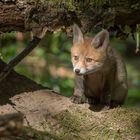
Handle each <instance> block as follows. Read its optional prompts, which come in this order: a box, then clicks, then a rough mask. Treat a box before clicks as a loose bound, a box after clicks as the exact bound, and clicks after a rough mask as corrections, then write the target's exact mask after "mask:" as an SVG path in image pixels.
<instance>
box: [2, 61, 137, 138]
mask: <svg viewBox="0 0 140 140" xmlns="http://www.w3.org/2000/svg"><path fill="white" fill-rule="evenodd" d="M3 68H4V63H3V62H1V61H0V69H3ZM0 91H1V92H0V95H1V97H2V98H3V99H4V98H5V99H6V100H5V102H4V103H2V102H0V103H1V106H0V114H1V115H5V114H9V113H20V114H23V116H24V128H23V129H22V130H21V128H20V133H19V134H17V133H16V132H17V131H16V129H18V127H14V128H15V130H12V129H14V128H13V127H12V128H11V124H12V126H13V123H11V121H10V120H11V118H12V120H14V124H18V121H20V120H21V119H18V120H17V123H16V118H17V117H16V116H17V115H16V116H15V115H14V116H15V117H14V116H13V117H5V119H4V117H0V124H1V125H0V127H2V128H5V129H4V130H3V129H0V131H3V133H0V137H2V136H3V135H4V136H5V137H6V138H7V139H6V140H16V139H18V140H25V139H30V140H38V139H39V138H40V139H41V140H52V139H53V140H94V139H97V140H100V139H104V140H111V139H116V140H124V139H126V140H139V139H140V131H139V130H140V110H139V109H132V108H126V107H120V108H115V109H110V110H106V111H100V112H95V111H92V110H90V109H89V105H88V104H81V105H77V104H73V103H72V102H71V101H70V99H69V98H67V97H63V96H61V95H59V94H58V93H54V92H53V91H51V90H49V89H43V87H42V89H41V86H39V85H38V84H36V83H35V82H33V81H31V80H29V79H28V78H26V77H24V76H22V75H19V74H17V73H16V72H14V71H12V72H11V73H10V74H9V75H8V77H7V78H6V79H5V80H4V81H3V82H2V83H1V84H0ZM8 93H10V95H11V96H9V98H7V94H8ZM7 116H8V115H7ZM10 116H12V115H10ZM1 118H2V119H1ZM8 119H9V121H8ZM2 120H7V121H5V122H6V123H4V122H3V121H2ZM8 122H9V123H8ZM4 124H5V125H4ZM9 125H10V128H9V127H8V128H7V126H9ZM20 126H22V124H21V122H20ZM10 130H11V132H15V134H16V136H14V135H10V134H12V133H9V131H10ZM7 132H8V133H7ZM6 134H7V135H6ZM1 140H3V139H1ZM4 140H5V139H4Z"/></svg>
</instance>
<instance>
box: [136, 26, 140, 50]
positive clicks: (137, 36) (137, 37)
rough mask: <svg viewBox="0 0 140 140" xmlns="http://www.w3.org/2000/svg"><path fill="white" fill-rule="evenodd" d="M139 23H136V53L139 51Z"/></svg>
mask: <svg viewBox="0 0 140 140" xmlns="http://www.w3.org/2000/svg"><path fill="white" fill-rule="evenodd" d="M139 28H140V27H139V24H137V30H136V41H137V42H136V53H138V52H139V47H140V34H139Z"/></svg>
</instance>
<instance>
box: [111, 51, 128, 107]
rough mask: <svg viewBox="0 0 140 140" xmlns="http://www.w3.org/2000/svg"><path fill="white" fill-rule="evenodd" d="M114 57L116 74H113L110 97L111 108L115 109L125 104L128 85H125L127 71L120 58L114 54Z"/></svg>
mask: <svg viewBox="0 0 140 140" xmlns="http://www.w3.org/2000/svg"><path fill="white" fill-rule="evenodd" d="M115 57H116V73H115V80H114V81H115V86H114V89H113V94H112V97H111V106H112V107H115V106H118V105H122V104H124V102H125V99H126V96H127V93H128V85H127V71H126V67H125V64H124V62H123V60H122V58H121V57H120V56H119V55H118V53H117V52H116V53H115Z"/></svg>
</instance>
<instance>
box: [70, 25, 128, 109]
mask: <svg viewBox="0 0 140 140" xmlns="http://www.w3.org/2000/svg"><path fill="white" fill-rule="evenodd" d="M71 60H72V64H73V71H74V72H75V74H76V77H75V88H74V94H73V96H72V97H71V99H72V101H73V102H74V103H84V102H86V99H88V102H89V103H91V104H103V105H108V106H110V107H111V106H112V107H114V106H118V105H122V104H123V103H124V101H125V98H126V96H127V92H128V87H127V73H126V68H125V65H124V63H123V61H122V59H121V57H120V56H119V54H118V53H117V52H116V51H115V50H114V49H113V48H112V47H111V46H110V41H109V33H108V31H107V30H102V31H101V32H99V33H98V34H97V35H96V36H95V37H90V38H89V37H84V36H83V34H82V32H81V30H80V28H79V27H78V26H77V25H76V24H74V26H73V46H72V48H71Z"/></svg>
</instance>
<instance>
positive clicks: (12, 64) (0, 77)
mask: <svg viewBox="0 0 140 140" xmlns="http://www.w3.org/2000/svg"><path fill="white" fill-rule="evenodd" d="M40 40H41V39H40V38H38V37H34V38H33V40H32V41H31V42H30V43H29V45H28V46H27V47H26V48H25V49H24V50H23V51H22V52H21V53H20V54H19V55H17V56H16V57H15V58H14V59H12V60H11V61H10V62H9V63H8V64H7V66H6V67H5V68H4V69H3V70H2V72H1V73H0V82H1V81H2V80H3V79H5V78H6V76H7V75H8V74H9V73H10V72H11V70H12V69H13V68H14V67H15V66H16V65H17V64H18V63H19V62H20V61H21V60H22V59H23V58H25V57H26V56H27V55H28V54H29V53H30V52H31V51H32V50H33V49H34V48H35V47H36V46H37V45H38V44H39V42H40Z"/></svg>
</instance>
